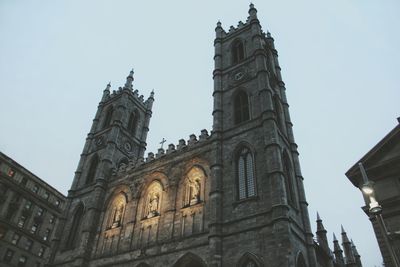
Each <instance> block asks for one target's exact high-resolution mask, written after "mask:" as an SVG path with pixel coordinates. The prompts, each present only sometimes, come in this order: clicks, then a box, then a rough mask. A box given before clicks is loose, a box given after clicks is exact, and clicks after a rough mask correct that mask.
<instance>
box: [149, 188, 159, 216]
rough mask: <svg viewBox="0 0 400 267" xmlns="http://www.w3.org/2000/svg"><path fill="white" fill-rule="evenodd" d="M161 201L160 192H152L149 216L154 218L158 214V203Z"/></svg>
mask: <svg viewBox="0 0 400 267" xmlns="http://www.w3.org/2000/svg"><path fill="white" fill-rule="evenodd" d="M159 201H160V196H159V194H158V192H151V193H150V198H149V204H148V214H147V218H152V217H154V216H157V215H158V204H159Z"/></svg>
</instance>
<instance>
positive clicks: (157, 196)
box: [142, 180, 163, 219]
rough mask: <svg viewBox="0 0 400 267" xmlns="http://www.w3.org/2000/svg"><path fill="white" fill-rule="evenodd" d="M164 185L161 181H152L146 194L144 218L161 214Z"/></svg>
mask: <svg viewBox="0 0 400 267" xmlns="http://www.w3.org/2000/svg"><path fill="white" fill-rule="evenodd" d="M162 193H163V186H162V184H161V182H160V181H158V180H154V181H153V182H151V184H150V185H149V187H148V188H147V190H146V194H145V195H144V199H143V200H144V206H143V216H142V217H143V219H146V218H152V217H155V216H159V215H160V214H161V203H162Z"/></svg>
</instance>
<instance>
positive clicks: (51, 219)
mask: <svg viewBox="0 0 400 267" xmlns="http://www.w3.org/2000/svg"><path fill="white" fill-rule="evenodd" d="M55 220H56V216H54V215H50V218H49V223H50V224H54V222H55Z"/></svg>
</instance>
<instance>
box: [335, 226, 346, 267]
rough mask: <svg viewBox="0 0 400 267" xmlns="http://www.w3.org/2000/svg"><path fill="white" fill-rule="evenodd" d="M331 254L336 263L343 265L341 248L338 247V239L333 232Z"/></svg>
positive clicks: (341, 266) (340, 266) (342, 266)
mask: <svg viewBox="0 0 400 267" xmlns="http://www.w3.org/2000/svg"><path fill="white" fill-rule="evenodd" d="M333 254H335V261H336V265H337V266H339V267H344V266H345V264H344V258H343V250H342V249H341V248H340V245H339V241H338V240H337V238H336V236H335V233H333Z"/></svg>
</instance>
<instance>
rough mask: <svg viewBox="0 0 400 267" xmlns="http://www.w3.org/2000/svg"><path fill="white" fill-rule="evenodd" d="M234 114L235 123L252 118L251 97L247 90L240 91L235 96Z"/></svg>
mask: <svg viewBox="0 0 400 267" xmlns="http://www.w3.org/2000/svg"><path fill="white" fill-rule="evenodd" d="M234 116H235V124H238V123H241V122H243V121H247V120H249V119H250V112H249V99H248V96H247V94H246V93H245V92H243V91H240V92H239V93H238V94H236V96H235V100H234Z"/></svg>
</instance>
